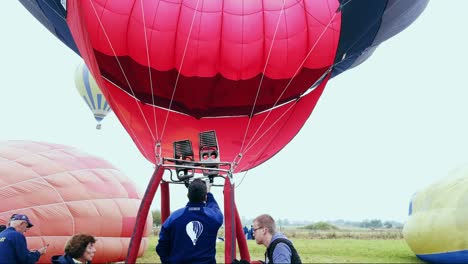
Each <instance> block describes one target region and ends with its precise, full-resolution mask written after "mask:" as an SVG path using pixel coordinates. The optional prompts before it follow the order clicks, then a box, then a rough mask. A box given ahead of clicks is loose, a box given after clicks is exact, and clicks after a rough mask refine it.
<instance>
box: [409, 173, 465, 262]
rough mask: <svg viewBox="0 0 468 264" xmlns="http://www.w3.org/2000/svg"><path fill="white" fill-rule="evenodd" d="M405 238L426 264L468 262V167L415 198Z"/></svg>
mask: <svg viewBox="0 0 468 264" xmlns="http://www.w3.org/2000/svg"><path fill="white" fill-rule="evenodd" d="M403 235H404V237H405V240H406V242H407V243H408V245H409V246H410V248H411V249H412V250H413V252H414V253H415V254H416V256H418V257H419V258H420V259H422V260H424V261H426V262H431V263H468V168H463V169H459V170H457V171H455V172H454V173H453V175H452V176H451V177H448V178H447V179H444V180H442V181H439V182H437V183H434V184H432V185H430V186H428V187H426V188H424V189H422V190H421V191H418V192H417V193H416V194H414V195H413V197H412V199H411V202H410V207H409V217H408V221H407V222H406V224H405V226H404V228H403Z"/></svg>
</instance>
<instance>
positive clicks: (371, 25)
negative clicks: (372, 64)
mask: <svg viewBox="0 0 468 264" xmlns="http://www.w3.org/2000/svg"><path fill="white" fill-rule="evenodd" d="M351 1H353V0H348V1H346V2H345V3H343V4H341V6H340V10H339V11H340V12H341V10H342V9H343V7H345V6H346V5H347V4H349V3H350V2H351ZM400 1H401V0H396V1H395V2H394V4H393V5H392V6H390V7H389V8H387V9H386V10H385V11H386V12H388V11H389V10H391V9H392V8H394V7H395V6H397V3H398V2H400ZM337 13H338V12H335V14H334V15H333V17H332V18H331V19H330V21H329V23H328V25H327V26H326V27H325V29H327V28H329V26H330V24H331V22H332V21H333V20H334V18H335V16H336V14H337ZM379 21H380V18H376V19H375V20H374V22H373V23H372V24H370V25H369V26H368V28H367V30H365V31H364V32H363V33H362V34H361V36H360V37H359V38H357V39H356V40H355V41H354V43H353V44H352V45H351V46H350V47H349V48H348V49H347V50H346V52H345V54H346V53H347V52H349V51H350V50H351V48H352V47H354V46H355V45H356V44H357V43H358V41H359V40H360V39H362V38H363V37H364V36H365V35H366V33H367V32H369V30H370V29H371V28H372V27H373V26H375V25H376V24H377V23H378V22H379ZM325 29H324V30H325ZM323 33H324V31H323V32H322V34H321V35H320V38H322V36H323ZM320 38H319V40H320ZM319 40H317V42H318V41H319ZM317 42H316V43H315V45H316V44H317ZM315 45H314V47H313V48H312V50H313V49H314V48H315ZM312 50H311V51H309V53H308V54H307V56H306V59H307V57H308V56H309V55H310V53H311V52H312ZM343 59H344V58H343ZM343 59H342V60H343ZM342 60H341V61H342ZM341 61H339V62H337V63H334V64H333V65H331V67H330V69H332V68H333V67H335V66H336V65H337V64H339V63H340V62H341ZM304 62H305V60H304V61H303V64H304ZM300 67H302V65H300ZM300 67H299V69H300ZM299 69H298V70H299ZM296 73H297V72H296ZM295 76H296V74H295V75H294V76H293V79H294V77H295ZM291 81H292V79H291V80H290V82H289V83H288V84H287V85H286V87H285V90H286V89H287V87H288V86H289V85H290V83H291ZM283 93H284V91H283ZM296 103H297V101H296V102H295V103H293V104H292V105H295V104H296ZM276 104H277V102H276V103H275V105H274V106H273V107H272V108H271V109H273V108H274V107H275V106H276ZM290 108H291V107H289V108H288V109H287V110H286V111H285V112H288V111H289V110H290ZM271 109H270V110H269V113H268V115H267V116H266V117H265V118H264V120H263V122H262V124H261V125H260V126H259V128H258V129H257V131H256V132H255V134H254V136H253V137H252V139H253V138H254V137H255V136H256V134H257V132H258V131H259V130H260V128H261V127H262V126H263V124H264V122H265V120H266V119H267V118H268V116H269V115H270V113H271ZM285 112H284V113H285ZM284 113H283V114H282V115H281V117H280V118H278V119H277V120H279V119H281V118H282V117H283V116H284ZM276 123H277V121H275V123H273V124H272V125H270V127H269V128H268V129H267V131H268V130H270V129H271V128H272V127H273V126H274V125H275V124H276ZM267 131H266V132H267ZM266 132H264V133H263V134H262V135H261V136H260V137H259V138H257V139H256V140H255V141H254V143H253V144H251V145H250V143H251V141H252V139H251V140H250V142H249V143H248V144H247V147H246V149H245V151H244V152H243V154H245V153H246V152H247V151H249V150H250V149H251V148H252V146H254V145H255V144H256V143H257V142H258V141H259V140H260V139H261V138H262V137H263V136H264V135H265V134H266ZM257 160H258V158H257V159H256V160H255V162H254V163H256V162H257Z"/></svg>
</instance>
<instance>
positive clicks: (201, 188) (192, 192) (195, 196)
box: [187, 179, 207, 203]
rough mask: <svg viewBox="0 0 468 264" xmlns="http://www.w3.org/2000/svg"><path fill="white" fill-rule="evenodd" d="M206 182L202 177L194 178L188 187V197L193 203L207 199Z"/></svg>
mask: <svg viewBox="0 0 468 264" xmlns="http://www.w3.org/2000/svg"><path fill="white" fill-rule="evenodd" d="M206 193H207V190H206V183H205V182H204V181H202V180H200V179H195V180H193V181H192V182H191V183H190V185H189V187H188V194H187V196H188V198H189V201H190V202H192V203H201V202H204V201H206Z"/></svg>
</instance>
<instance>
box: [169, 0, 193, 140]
mask: <svg viewBox="0 0 468 264" xmlns="http://www.w3.org/2000/svg"><path fill="white" fill-rule="evenodd" d="M199 3H200V0H197V5H196V6H195V10H194V11H193V17H192V22H191V24H190V30H189V34H188V36H187V41H186V42H185V47H184V53H183V55H182V61H181V62H180V68H179V70H178V71H177V78H176V81H175V83H174V89H173V90H172V96H171V101H170V103H169V108H168V109H167V113H166V119H165V120H164V125H163V128H162V132H161V140H162V138H163V136H164V131H165V130H166V123H167V119H168V117H169V113H170V110H171V107H172V102H173V101H174V95H175V92H176V90H177V84H178V83H179V77H180V74H181V72H182V67H183V66H184V60H185V55H186V53H187V47H188V44H189V41H190V35H192V29H193V24H194V21H195V16H196V15H197V11H198V4H199Z"/></svg>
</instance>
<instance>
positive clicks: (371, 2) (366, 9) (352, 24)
mask: <svg viewBox="0 0 468 264" xmlns="http://www.w3.org/2000/svg"><path fill="white" fill-rule="evenodd" d="M405 1H406V0H405ZM409 1H411V0H409ZM387 2H388V0H340V3H341V4H343V5H344V4H345V5H344V6H343V8H342V9H341V32H340V40H339V42H338V50H337V52H336V57H335V64H336V66H335V67H334V68H333V72H332V77H335V76H336V75H338V74H340V73H342V72H344V71H346V70H347V69H348V68H349V67H351V66H352V65H353V63H354V62H355V61H356V60H357V58H358V57H359V56H360V55H361V53H362V52H363V51H364V50H366V49H367V48H368V47H369V46H371V45H372V43H373V42H374V39H375V37H376V36H377V33H378V32H379V28H380V24H381V22H382V15H383V13H384V11H385V9H386V7H387ZM345 54H346V55H345ZM344 55H345V58H344V60H343V56H344ZM342 60H343V61H342Z"/></svg>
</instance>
